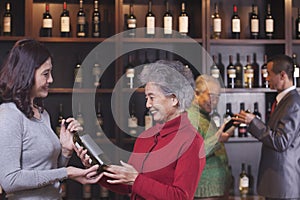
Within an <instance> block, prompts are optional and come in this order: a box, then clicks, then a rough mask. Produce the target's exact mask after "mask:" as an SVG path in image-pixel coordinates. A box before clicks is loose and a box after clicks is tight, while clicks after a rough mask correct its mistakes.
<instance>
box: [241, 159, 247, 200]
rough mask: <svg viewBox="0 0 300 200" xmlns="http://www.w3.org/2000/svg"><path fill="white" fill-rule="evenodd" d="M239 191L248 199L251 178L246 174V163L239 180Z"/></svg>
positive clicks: (243, 164) (243, 165)
mask: <svg viewBox="0 0 300 200" xmlns="http://www.w3.org/2000/svg"><path fill="white" fill-rule="evenodd" d="M239 191H240V195H241V196H242V197H246V196H247V195H248V193H249V177H248V174H247V172H246V167H245V163H242V168H241V173H240V179H239Z"/></svg>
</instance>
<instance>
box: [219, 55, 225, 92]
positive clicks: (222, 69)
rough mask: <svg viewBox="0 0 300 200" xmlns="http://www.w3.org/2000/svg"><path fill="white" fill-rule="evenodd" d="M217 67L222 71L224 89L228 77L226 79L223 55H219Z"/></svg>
mask: <svg viewBox="0 0 300 200" xmlns="http://www.w3.org/2000/svg"><path fill="white" fill-rule="evenodd" d="M217 66H218V68H219V71H220V78H219V80H220V84H221V86H222V87H224V83H225V82H226V77H225V66H224V64H223V62H222V54H220V53H218V63H217Z"/></svg>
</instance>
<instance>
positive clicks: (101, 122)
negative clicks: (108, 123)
mask: <svg viewBox="0 0 300 200" xmlns="http://www.w3.org/2000/svg"><path fill="white" fill-rule="evenodd" d="M103 125H104V120H103V115H102V112H101V103H100V101H98V105H97V112H96V122H95V127H96V136H97V137H102V136H104V131H103Z"/></svg>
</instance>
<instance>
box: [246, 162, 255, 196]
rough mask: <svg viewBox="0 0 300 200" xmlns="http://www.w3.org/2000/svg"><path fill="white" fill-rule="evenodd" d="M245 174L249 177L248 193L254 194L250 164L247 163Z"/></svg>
mask: <svg viewBox="0 0 300 200" xmlns="http://www.w3.org/2000/svg"><path fill="white" fill-rule="evenodd" d="M247 168H248V170H247V174H248V177H249V187H248V195H254V176H253V174H252V170H251V165H248V167H247Z"/></svg>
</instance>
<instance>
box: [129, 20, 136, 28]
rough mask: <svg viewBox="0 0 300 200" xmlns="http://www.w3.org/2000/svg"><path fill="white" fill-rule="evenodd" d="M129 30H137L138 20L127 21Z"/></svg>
mask: <svg viewBox="0 0 300 200" xmlns="http://www.w3.org/2000/svg"><path fill="white" fill-rule="evenodd" d="M127 24H128V28H130V29H131V28H136V19H128V20H127Z"/></svg>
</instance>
